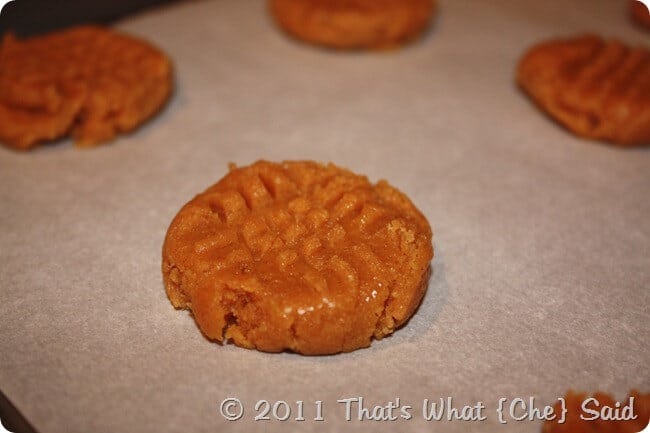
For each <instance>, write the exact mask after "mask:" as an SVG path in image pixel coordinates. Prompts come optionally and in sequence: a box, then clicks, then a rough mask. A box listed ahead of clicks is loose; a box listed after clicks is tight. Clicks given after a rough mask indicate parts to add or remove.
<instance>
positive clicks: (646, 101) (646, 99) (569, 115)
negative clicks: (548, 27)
mask: <svg viewBox="0 0 650 433" xmlns="http://www.w3.org/2000/svg"><path fill="white" fill-rule="evenodd" d="M517 82H518V83H519V85H520V86H521V88H522V89H523V90H524V91H525V92H526V93H527V94H528V95H529V96H530V97H531V98H532V99H533V101H535V103H537V105H539V106H540V107H541V108H542V109H543V110H544V111H545V112H546V113H548V114H549V115H550V116H551V117H553V118H554V119H555V120H557V121H558V122H560V123H561V124H562V125H564V126H565V127H566V128H568V129H569V130H571V131H572V132H574V133H575V134H577V135H579V136H582V137H586V138H591V139H596V140H604V141H609V142H611V143H614V144H617V145H620V146H635V145H645V144H650V51H649V50H648V49H647V48H645V47H631V46H627V45H625V44H623V43H621V42H619V41H616V40H605V39H603V38H602V37H600V36H597V35H584V36H579V37H573V38H567V39H555V40H550V41H546V42H542V43H540V44H537V45H535V46H534V47H532V48H531V49H530V50H529V51H528V52H527V53H526V54H525V55H524V56H523V58H522V59H521V61H520V63H519V66H518V68H517Z"/></svg>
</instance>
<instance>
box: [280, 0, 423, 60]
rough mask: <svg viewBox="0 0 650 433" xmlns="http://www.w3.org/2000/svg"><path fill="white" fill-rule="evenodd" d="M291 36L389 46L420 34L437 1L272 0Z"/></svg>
mask: <svg viewBox="0 0 650 433" xmlns="http://www.w3.org/2000/svg"><path fill="white" fill-rule="evenodd" d="M269 1H270V3H269V7H270V10H271V14H272V15H273V17H274V18H275V20H276V21H277V22H278V24H279V25H280V27H282V28H283V29H284V30H285V31H286V32H287V33H288V34H289V35H291V36H294V37H296V38H298V39H301V40H304V41H306V42H310V43H314V44H318V45H324V46H327V47H332V48H341V49H358V48H371V49H374V48H389V47H394V46H397V45H400V44H403V43H405V42H407V41H410V40H412V39H414V38H416V37H417V36H419V35H420V34H421V33H422V32H423V31H424V29H425V28H426V27H427V25H428V24H429V22H430V20H431V18H432V16H433V13H434V9H435V1H434V0H269Z"/></svg>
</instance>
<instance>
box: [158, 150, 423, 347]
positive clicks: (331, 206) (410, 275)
mask: <svg viewBox="0 0 650 433" xmlns="http://www.w3.org/2000/svg"><path fill="white" fill-rule="evenodd" d="M432 256H433V249H432V246H431V228H430V227H429V223H428V222H427V220H426V219H425V217H424V216H423V215H422V214H421V213H420V212H419V211H418V210H417V209H416V207H415V206H414V205H413V203H411V201H410V200H409V199H408V198H407V197H406V196H405V195H404V194H402V193H401V192H399V191H398V190H396V189H395V188H393V187H392V186H390V185H389V184H388V183H386V182H385V181H380V182H379V183H377V184H374V185H373V184H371V183H370V182H369V181H368V179H367V178H366V177H364V176H358V175H356V174H353V173H351V172H349V171H347V170H344V169H341V168H338V167H336V166H334V165H332V164H328V165H321V164H318V163H315V162H307V161H304V162H283V163H279V164H278V163H271V162H266V161H259V162H256V163H255V164H253V165H251V166H248V167H242V168H235V167H231V171H230V172H229V173H228V174H227V175H226V176H225V177H224V178H223V179H221V180H220V181H219V182H218V183H217V184H215V185H213V186H212V187H210V188H208V189H207V190H206V191H205V192H203V193H201V194H199V195H198V196H196V197H195V198H194V199H193V200H191V201H190V202H189V203H187V204H186V205H185V206H184V207H183V208H182V209H181V210H180V212H179V213H178V214H177V215H176V217H175V218H174V220H173V222H172V223H171V226H170V227H169V230H168V232H167V236H166V239H165V243H164V246H163V261H162V272H163V277H164V282H165V288H166V290H167V294H168V296H169V299H170V300H171V302H172V304H173V305H174V306H175V307H176V308H185V309H190V310H191V311H192V314H193V315H194V318H195V319H196V322H197V323H198V325H199V327H200V329H201V330H202V331H203V333H204V335H206V336H207V337H208V338H210V339H213V340H217V341H219V342H227V341H231V342H234V343H235V344H236V345H238V346H241V347H246V348H255V349H258V350H262V351H267V352H279V351H283V350H290V351H294V352H298V353H302V354H309V355H316V354H332V353H338V352H348V351H351V350H355V349H358V348H361V347H366V346H369V345H370V342H371V340H372V339H373V337H374V338H382V337H384V336H386V335H388V334H391V333H392V332H393V331H394V330H395V329H396V328H397V327H399V326H400V325H402V324H403V323H404V322H406V320H407V319H408V318H409V317H410V316H411V315H412V314H413V312H414V311H415V309H416V308H417V306H418V305H419V303H420V301H421V299H422V296H423V294H424V291H425V290H426V287H427V284H428V277H429V269H430V267H429V262H430V260H431V258H432Z"/></svg>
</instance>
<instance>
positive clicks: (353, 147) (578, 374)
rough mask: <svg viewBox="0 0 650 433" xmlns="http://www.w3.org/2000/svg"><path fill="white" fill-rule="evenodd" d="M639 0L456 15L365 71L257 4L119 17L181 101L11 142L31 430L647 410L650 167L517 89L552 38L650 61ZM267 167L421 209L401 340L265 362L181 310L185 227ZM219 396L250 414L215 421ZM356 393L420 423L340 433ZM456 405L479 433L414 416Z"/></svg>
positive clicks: (15, 334) (10, 197)
mask: <svg viewBox="0 0 650 433" xmlns="http://www.w3.org/2000/svg"><path fill="white" fill-rule="evenodd" d="M625 6H626V4H625V2H624V1H614V0H575V1H571V2H566V1H562V0H552V1H535V0H527V1H521V0H492V1H489V2H486V1H478V0H476V1H465V0H463V1H461V0H454V1H452V0H441V1H440V9H439V17H438V19H437V20H436V22H435V24H434V26H433V28H432V30H431V31H430V32H429V34H428V35H427V36H426V37H425V38H424V39H423V40H422V41H420V42H419V43H416V44H415V45H412V46H409V47H407V48H405V49H403V50H397V51H389V52H381V53H366V54H364V53H352V54H350V53H338V52H330V51H326V50H320V49H315V48H313V47H310V46H306V45H302V44H299V43H296V42H294V41H292V40H289V39H288V38H286V37H285V36H284V35H283V34H281V33H280V32H278V31H277V29H276V28H275V27H274V25H273V23H272V22H271V21H270V20H269V18H268V16H267V13H266V9H265V4H264V2H263V1H261V0H258V1H253V0H221V1H205V2H204V1H196V2H189V3H183V4H179V5H176V6H171V7H166V8H164V9H160V10H157V11H154V12H152V13H148V14H146V15H142V16H139V17H135V18H131V19H129V20H128V21H124V22H122V23H120V24H119V25H118V28H120V29H122V30H124V31H127V32H130V33H133V34H136V35H140V36H143V37H145V38H147V39H149V40H151V41H153V42H154V43H156V44H157V45H159V46H160V47H161V48H162V49H164V50H165V51H166V52H168V53H169V54H170V55H171V56H172V57H173V59H174V61H175V68H176V80H177V83H176V84H177V86H176V87H177V91H176V94H175V96H174V98H173V100H172V102H171V104H170V105H169V106H168V108H167V109H166V110H165V111H164V112H163V113H162V115H161V116H159V117H158V118H156V119H155V120H154V121H152V122H151V123H149V124H148V125H146V126H145V127H144V128H142V129H140V130H139V131H138V132H137V133H135V134H133V135H131V136H128V137H124V138H120V139H119V140H117V141H115V142H114V143H112V144H111V145H108V146H103V147H99V148H96V149H92V150H85V151H79V150H76V149H74V148H73V147H72V145H71V143H70V142H68V141H64V142H62V143H59V144H56V145H52V146H48V147H45V148H41V149H38V150H36V151H34V152H31V153H29V154H21V153H15V152H12V151H9V150H6V149H0V227H1V228H2V230H1V231H0V290H1V292H0V321H1V322H0V324H1V326H0V389H2V390H3V392H4V393H5V394H6V395H7V396H8V397H9V399H10V400H11V401H12V402H13V403H14V404H15V405H16V407H17V408H18V409H19V410H20V411H21V412H22V413H23V414H24V415H25V417H26V418H27V419H28V420H29V421H30V422H31V423H32V424H33V425H34V427H35V428H36V429H37V430H38V431H39V432H41V433H56V432H79V433H82V432H83V433H88V432H94V433H101V432H106V433H109V432H110V433H113V432H156V433H166V432H217V431H228V432H231V431H232V432H255V431H300V432H303V431H304V432H307V431H318V432H326V431H331V432H335V431H418V432H419V431H423V432H424V431H435V432H488V431H489V432H537V431H539V429H540V427H541V422H539V421H534V422H531V421H522V422H512V421H510V422H508V423H507V424H505V425H502V424H500V423H499V421H498V417H497V414H496V407H497V403H498V400H499V399H500V398H502V397H503V398H508V399H510V400H511V399H513V398H516V397H522V398H525V399H526V400H527V399H528V398H529V397H535V398H536V404H538V405H540V406H541V405H546V404H553V403H554V402H555V401H556V399H557V398H558V397H560V396H562V395H563V394H564V393H565V392H566V390H567V389H568V388H574V389H578V390H585V391H594V390H597V389H601V390H604V391H608V392H611V393H614V394H615V396H617V397H619V398H621V397H623V396H624V395H626V393H627V392H628V391H629V390H630V389H631V388H638V389H640V390H642V391H646V392H647V391H648V390H649V388H650V374H649V367H648V365H649V364H650V362H649V361H650V349H649V346H648V336H649V332H648V329H650V312H649V307H648V305H649V300H650V295H649V290H648V289H649V287H650V218H648V215H650V200H649V198H650V195H649V193H648V190H649V187H650V153H649V152H648V149H647V148H646V149H630V150H622V149H617V148H613V147H609V146H606V145H603V144H599V143H595V142H591V141H587V140H581V139H578V138H575V137H574V136H572V135H571V134H569V133H567V132H566V131H565V130H564V129H562V128H561V127H559V126H558V125H557V124H555V123H554V122H553V121H551V120H549V119H548V118H547V117H545V116H543V115H541V114H540V112H539V111H538V110H537V109H536V108H535V107H534V106H533V105H532V104H531V103H530V102H529V101H528V100H527V99H526V98H525V97H524V96H523V95H522V94H521V93H520V92H519V91H518V90H517V88H516V87H515V85H514V84H513V71H514V68H515V65H516V62H517V61H518V59H519V57H520V55H521V54H522V53H523V52H524V50H525V49H526V48H527V47H528V46H530V45H531V44H533V43H535V42H537V41H539V40H542V39H545V38H549V37H554V36H559V35H573V34H579V33H583V32H586V31H593V32H598V33H602V34H604V35H608V36H614V37H618V38H621V39H623V40H625V41H628V42H630V43H646V44H647V42H648V33H644V32H643V31H642V30H639V29H637V28H635V27H633V26H632V25H631V24H630V22H629V20H628V17H627V15H626V7H625ZM261 158H265V159H269V160H283V159H315V160H320V161H333V162H335V163H337V164H339V165H342V166H345V167H348V168H350V169H352V170H353V171H356V172H359V173H365V174H367V175H368V176H369V177H370V178H371V179H372V180H375V181H376V180H378V179H380V178H385V179H388V180H389V181H390V182H391V183H392V184H393V185H395V186H397V187H398V188H400V189H402V190H403V191H404V192H406V193H407V194H408V195H409V196H410V197H411V198H412V200H413V201H414V202H415V203H416V205H417V206H418V207H419V208H420V209H421V210H422V211H423V212H424V214H425V215H426V216H427V217H428V218H429V220H430V222H431V224H432V226H433V229H434V232H435V237H434V243H435V254H436V255H435V259H434V261H433V276H432V278H431V282H430V285H429V289H428V292H427V295H426V297H425V299H424V301H423V303H422V306H421V308H420V309H419V310H418V312H417V314H416V315H415V316H414V317H413V319H412V320H411V321H410V322H409V323H408V324H407V326H405V327H404V328H403V329H401V330H399V331H398V332H396V333H395V335H394V336H393V337H390V338H386V339H384V340H382V341H378V342H375V343H374V344H373V345H372V347H371V348H369V349H365V350H360V351H356V352H353V353H349V354H342V355H336V356H328V357H303V356H299V355H295V354H288V353H285V354H265V353H260V352H256V351H249V350H244V349H240V348H237V347H234V346H231V345H226V346H219V345H218V344H214V343H211V342H209V341H207V340H206V339H205V338H204V337H202V336H201V334H200V333H199V331H198V329H197V327H196V325H195V324H194V321H193V319H192V318H191V317H190V315H189V314H188V313H186V312H180V311H175V310H174V309H173V308H172V307H171V305H170V303H169V301H168V300H167V298H166V295H165V292H164V289H163V285H162V278H161V273H160V255H161V245H162V242H163V239H164V235H165V232H166V229H167V227H168V225H169V223H170V222H171V219H172V218H173V216H174V215H175V213H176V212H177V211H178V209H179V208H180V207H181V206H182V205H183V204H184V203H185V202H186V201H188V200H189V199H190V198H191V197H192V196H193V195H194V194H196V193H198V192H200V191H202V190H203V189H204V188H206V187H207V186H209V185H211V184H212V183H214V182H216V181H217V180H218V179H219V178H221V177H222V176H223V175H224V174H225V173H226V170H227V167H226V164H227V163H228V162H230V161H232V162H235V163H237V164H240V165H245V164H249V163H252V162H253V161H255V160H257V159H261ZM229 397H234V398H238V399H239V400H240V401H241V402H242V404H243V405H244V408H245V412H244V414H243V417H242V418H241V419H240V420H238V421H227V420H226V419H225V418H224V416H222V414H221V412H220V406H221V403H222V402H223V401H224V399H226V398H229ZM352 397H363V398H364V405H366V406H374V405H386V404H388V403H389V402H391V401H395V399H396V398H398V397H399V398H400V404H401V405H411V406H412V411H411V412H412V415H413V416H412V419H410V420H404V419H399V420H397V421H387V422H378V421H363V422H359V421H349V422H348V421H346V420H345V406H344V404H342V403H338V402H337V400H339V399H345V398H352ZM447 397H452V398H453V399H454V402H455V403H456V404H458V405H459V406H462V405H464V404H472V405H474V404H477V403H478V402H482V403H484V404H485V406H486V410H485V412H484V414H485V415H486V416H487V418H488V419H487V420H486V421H480V422H462V421H451V422H448V421H440V422H435V421H434V422H426V421H424V420H423V419H422V415H421V406H422V404H423V401H424V399H429V400H437V399H439V398H443V399H446V398H447ZM263 399H266V400H268V401H269V402H270V403H271V404H273V403H274V402H276V401H286V402H287V403H288V404H289V405H290V407H291V408H292V416H291V419H293V418H295V417H296V416H297V415H298V413H297V412H296V411H297V403H295V402H296V400H301V401H303V402H304V403H303V404H304V417H305V418H306V420H305V421H291V420H289V421H285V422H280V421H273V420H271V421H257V422H255V421H253V417H254V416H255V414H256V412H255V410H254V405H255V404H256V402H258V401H259V400H263ZM317 400H320V401H322V409H323V413H322V416H323V418H324V419H325V421H313V418H314V417H315V415H316V414H315V404H316V403H315V402H316V401H317ZM262 405H263V403H262ZM281 406H282V404H280V405H279V406H278V408H279V409H278V411H277V412H278V415H280V416H282V415H283V412H282V409H283V408H282V407H281ZM270 415H272V414H270ZM353 416H355V417H356V412H355V413H353Z"/></svg>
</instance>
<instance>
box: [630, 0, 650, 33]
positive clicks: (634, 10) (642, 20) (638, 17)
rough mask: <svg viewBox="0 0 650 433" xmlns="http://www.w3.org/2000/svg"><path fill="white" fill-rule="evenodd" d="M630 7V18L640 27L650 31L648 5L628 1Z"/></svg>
mask: <svg viewBox="0 0 650 433" xmlns="http://www.w3.org/2000/svg"><path fill="white" fill-rule="evenodd" d="M628 2H629V5H630V16H631V17H632V20H634V21H635V22H636V23H638V24H639V25H641V26H643V27H645V28H646V29H650V11H648V8H647V7H646V5H644V4H643V3H641V2H640V1H639V0H628Z"/></svg>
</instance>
